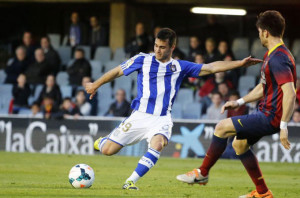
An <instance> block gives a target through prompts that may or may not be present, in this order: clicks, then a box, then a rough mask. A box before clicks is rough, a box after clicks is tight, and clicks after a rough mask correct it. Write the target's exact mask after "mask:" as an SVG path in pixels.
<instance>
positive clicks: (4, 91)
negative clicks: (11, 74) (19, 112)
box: [0, 84, 13, 114]
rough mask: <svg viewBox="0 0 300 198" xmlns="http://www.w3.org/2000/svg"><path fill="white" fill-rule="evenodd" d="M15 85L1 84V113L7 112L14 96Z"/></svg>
mask: <svg viewBox="0 0 300 198" xmlns="http://www.w3.org/2000/svg"><path fill="white" fill-rule="evenodd" d="M12 88H13V86H12V85H10V84H1V85H0V113H1V114H7V113H8V109H9V104H10V101H11V99H12V98H13V96H12Z"/></svg>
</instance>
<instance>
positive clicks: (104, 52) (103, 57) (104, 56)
mask: <svg viewBox="0 0 300 198" xmlns="http://www.w3.org/2000/svg"><path fill="white" fill-rule="evenodd" d="M110 58H111V50H110V48H109V47H98V48H97V49H96V52H95V57H94V60H99V61H101V62H102V63H104V64H105V63H107V62H108V61H110ZM119 64H120V63H119Z"/></svg>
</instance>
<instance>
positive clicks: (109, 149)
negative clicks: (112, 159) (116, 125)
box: [94, 137, 123, 156]
mask: <svg viewBox="0 0 300 198" xmlns="http://www.w3.org/2000/svg"><path fill="white" fill-rule="evenodd" d="M94 148H95V150H98V151H100V152H101V153H102V154H103V155H108V156H110V155H114V154H116V153H117V152H119V151H120V150H121V149H122V148H123V146H121V145H120V144H117V143H115V142H113V141H111V140H109V139H108V138H107V137H100V138H99V139H97V140H96V141H95V143H94Z"/></svg>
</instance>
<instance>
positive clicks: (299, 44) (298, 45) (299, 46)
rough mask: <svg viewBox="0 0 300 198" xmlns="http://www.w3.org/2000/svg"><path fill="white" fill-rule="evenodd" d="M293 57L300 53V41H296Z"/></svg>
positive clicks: (293, 47)
mask: <svg viewBox="0 0 300 198" xmlns="http://www.w3.org/2000/svg"><path fill="white" fill-rule="evenodd" d="M292 53H293V55H296V54H299V53H300V39H295V40H294V42H293V46H292Z"/></svg>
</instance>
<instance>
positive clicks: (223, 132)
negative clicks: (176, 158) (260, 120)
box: [177, 118, 236, 184]
mask: <svg viewBox="0 0 300 198" xmlns="http://www.w3.org/2000/svg"><path fill="white" fill-rule="evenodd" d="M234 135H236V131H235V128H234V125H233V123H232V120H231V119H230V118H227V119H225V120H221V121H220V122H219V123H218V124H217V125H216V128H215V133H214V136H213V138H212V142H211V144H210V146H209V148H208V150H207V153H206V155H205V158H204V160H203V162H202V165H201V166H200V167H199V168H198V169H194V170H193V171H190V172H188V173H186V174H182V175H178V176H177V179H178V180H179V181H182V182H186V183H189V184H194V183H199V184H206V183H207V182H208V172H209V170H210V169H211V167H212V166H213V165H214V164H215V163H216V162H217V160H218V159H219V158H220V157H221V155H222V153H223V152H224V151H225V149H226V146H227V138H228V137H230V136H234Z"/></svg>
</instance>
